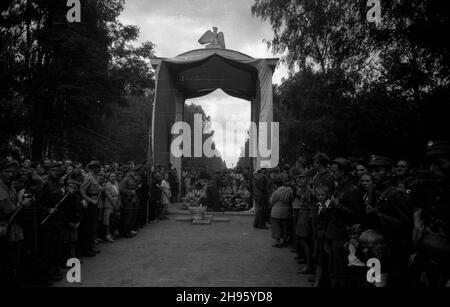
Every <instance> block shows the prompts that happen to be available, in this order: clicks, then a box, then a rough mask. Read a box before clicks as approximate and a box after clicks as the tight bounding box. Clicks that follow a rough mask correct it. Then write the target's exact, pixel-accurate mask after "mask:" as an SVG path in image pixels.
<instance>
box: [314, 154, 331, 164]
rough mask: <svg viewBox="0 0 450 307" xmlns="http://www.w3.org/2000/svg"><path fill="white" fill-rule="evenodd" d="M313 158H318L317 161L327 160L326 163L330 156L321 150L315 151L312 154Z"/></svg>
mask: <svg viewBox="0 0 450 307" xmlns="http://www.w3.org/2000/svg"><path fill="white" fill-rule="evenodd" d="M313 160H319V162H327V163H328V162H330V158H329V157H328V156H327V155H326V154H324V153H323V152H319V153H317V154H316V155H315V156H314V158H313Z"/></svg>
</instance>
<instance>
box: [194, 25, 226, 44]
mask: <svg viewBox="0 0 450 307" xmlns="http://www.w3.org/2000/svg"><path fill="white" fill-rule="evenodd" d="M198 42H199V43H200V44H202V45H206V46H205V47H206V48H207V49H210V48H220V49H226V47H225V36H224V35H223V32H219V33H217V27H213V31H211V30H208V31H206V33H205V34H203V36H202V37H200V39H199V40H198Z"/></svg>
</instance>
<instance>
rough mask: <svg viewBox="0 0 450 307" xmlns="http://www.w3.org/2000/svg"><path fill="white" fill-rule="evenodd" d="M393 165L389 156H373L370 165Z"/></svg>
mask: <svg viewBox="0 0 450 307" xmlns="http://www.w3.org/2000/svg"><path fill="white" fill-rule="evenodd" d="M392 165H393V163H392V160H391V159H390V158H388V157H383V156H372V158H371V159H370V161H369V167H372V166H385V167H392Z"/></svg>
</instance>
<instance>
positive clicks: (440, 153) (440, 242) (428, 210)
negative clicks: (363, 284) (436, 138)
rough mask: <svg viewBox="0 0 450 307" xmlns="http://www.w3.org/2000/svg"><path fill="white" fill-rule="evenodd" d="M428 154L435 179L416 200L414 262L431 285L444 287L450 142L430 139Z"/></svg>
mask: <svg viewBox="0 0 450 307" xmlns="http://www.w3.org/2000/svg"><path fill="white" fill-rule="evenodd" d="M426 156H427V158H428V160H429V163H430V169H429V173H430V176H431V177H432V178H433V179H434V182H433V184H432V186H431V187H429V191H428V193H425V195H424V197H423V198H420V201H414V203H415V204H416V209H417V210H416V211H415V213H414V235H415V241H416V242H417V244H416V246H417V254H416V255H415V257H412V259H414V262H416V263H420V267H422V268H423V274H422V276H421V277H422V281H423V282H424V285H425V286H428V287H444V286H445V285H446V284H447V282H448V281H449V280H450V264H449V261H448V260H449V259H450V210H449V208H450V143H449V142H442V141H441V142H429V144H428V147H427V151H426Z"/></svg>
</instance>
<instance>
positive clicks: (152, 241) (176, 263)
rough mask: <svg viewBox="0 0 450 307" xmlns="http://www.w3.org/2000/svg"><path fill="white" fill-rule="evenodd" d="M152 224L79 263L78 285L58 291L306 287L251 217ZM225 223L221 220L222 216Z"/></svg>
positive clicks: (284, 252) (289, 257)
mask: <svg viewBox="0 0 450 307" xmlns="http://www.w3.org/2000/svg"><path fill="white" fill-rule="evenodd" d="M179 216H180V215H178V214H172V215H170V220H168V221H162V222H158V223H154V224H150V225H148V226H146V227H145V228H143V229H142V230H140V231H139V233H138V235H137V236H136V237H135V238H133V239H120V240H118V241H116V242H115V243H112V244H111V243H101V245H100V246H99V249H100V250H101V254H99V255H98V256H97V257H95V258H83V259H82V261H83V263H82V265H81V278H82V283H81V284H69V283H68V282H66V281H64V282H61V283H59V284H57V286H63V287H65V286H87V287H92V286H100V287H102V286H118V287H121V286H125V287H132V286H144V287H166V286H169V287H172V286H173V287H204V286H210V287H219V286H221V287H278V286H283V287H305V286H310V285H311V284H310V282H308V277H307V276H303V275H299V274H297V273H296V270H297V268H298V265H297V264H296V262H295V260H294V256H295V254H294V253H292V252H291V251H290V248H283V249H278V248H273V247H272V246H271V243H272V242H271V237H270V230H261V229H254V228H253V227H252V221H253V217H252V216H248V215H227V216H226V217H228V218H229V219H230V222H229V223H213V224H211V225H191V224H190V223H189V222H182V221H176V218H177V217H179ZM222 217H223V216H222Z"/></svg>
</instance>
